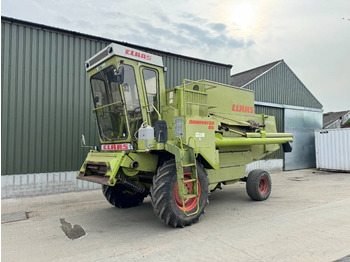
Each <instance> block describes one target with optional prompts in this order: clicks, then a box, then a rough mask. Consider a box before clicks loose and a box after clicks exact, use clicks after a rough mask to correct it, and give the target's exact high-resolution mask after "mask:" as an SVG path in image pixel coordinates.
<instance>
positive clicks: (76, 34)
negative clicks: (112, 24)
mask: <svg viewBox="0 0 350 262" xmlns="http://www.w3.org/2000/svg"><path fill="white" fill-rule="evenodd" d="M1 22H7V23H14V24H19V25H25V26H28V27H33V28H40V29H42V30H45V31H52V32H59V33H61V34H66V35H72V36H74V37H78V38H85V39H86V38H87V39H92V40H96V41H102V42H106V43H107V44H109V43H116V44H120V45H123V46H127V47H131V48H135V49H139V50H143V51H145V52H149V53H153V54H158V55H165V56H172V57H177V58H182V59H184V60H192V61H197V62H199V63H204V64H211V65H215V66H221V67H226V68H230V69H231V68H232V65H231V64H223V63H218V62H213V61H208V60H204V59H199V58H195V57H190V56H184V55H180V54H175V53H171V52H167V51H161V50H157V49H154V48H149V47H145V46H140V45H135V44H131V43H127V42H123V41H119V40H115V39H110V38H103V37H99V36H93V35H89V34H84V33H79V32H76V31H71V30H66V29H62V28H58V27H53V26H47V25H44V24H38V23H33V22H29V21H24V20H19V19H16V18H12V17H6V16H1Z"/></svg>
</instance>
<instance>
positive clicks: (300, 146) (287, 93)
mask: <svg viewBox="0 0 350 262" xmlns="http://www.w3.org/2000/svg"><path fill="white" fill-rule="evenodd" d="M231 84H232V85H234V86H238V87H242V88H247V89H250V90H253V91H254V92H255V112H256V113H263V114H267V115H273V116H276V124H277V131H278V132H291V133H294V142H293V151H292V152H291V153H284V152H283V150H282V149H280V150H278V151H277V152H275V153H273V154H271V155H270V156H268V158H270V159H271V158H276V159H283V162H282V163H283V168H284V170H293V169H301V168H309V167H315V165H316V162H315V136H314V131H315V130H316V129H319V128H322V112H323V110H322V105H321V103H320V102H319V101H318V100H317V99H316V98H315V97H314V96H313V95H312V94H311V92H310V91H309V90H308V89H307V88H306V86H305V85H304V84H303V83H302V82H301V81H300V79H299V78H298V77H297V76H296V75H295V74H294V72H293V71H292V70H291V69H290V68H289V66H288V65H287V64H286V63H285V62H284V61H283V60H279V61H276V62H273V63H269V64H266V65H263V66H260V67H257V68H254V69H251V70H248V71H244V72H241V73H238V74H235V75H232V76H231Z"/></svg>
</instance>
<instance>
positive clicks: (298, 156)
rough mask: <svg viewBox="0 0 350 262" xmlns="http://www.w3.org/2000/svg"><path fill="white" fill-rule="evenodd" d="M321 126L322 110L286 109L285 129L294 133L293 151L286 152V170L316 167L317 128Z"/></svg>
mask: <svg viewBox="0 0 350 262" xmlns="http://www.w3.org/2000/svg"><path fill="white" fill-rule="evenodd" d="M320 128H322V111H320V112H315V111H305V110H296V109H285V110H284V131H285V132H287V133H293V134H294V141H293V151H292V152H291V153H285V154H284V156H285V159H284V160H285V161H284V170H295V169H303V168H312V167H316V158H315V130H316V129H320Z"/></svg>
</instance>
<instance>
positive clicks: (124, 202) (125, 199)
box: [102, 184, 145, 208]
mask: <svg viewBox="0 0 350 262" xmlns="http://www.w3.org/2000/svg"><path fill="white" fill-rule="evenodd" d="M102 192H103V195H104V196H105V198H106V199H107V201H108V202H109V203H110V204H111V205H113V206H115V207H118V208H129V207H135V206H138V205H139V204H141V203H142V202H143V199H144V198H145V195H144V194H141V193H137V192H134V191H133V190H132V189H129V188H128V187H126V186H124V185H122V184H116V185H115V186H106V185H102Z"/></svg>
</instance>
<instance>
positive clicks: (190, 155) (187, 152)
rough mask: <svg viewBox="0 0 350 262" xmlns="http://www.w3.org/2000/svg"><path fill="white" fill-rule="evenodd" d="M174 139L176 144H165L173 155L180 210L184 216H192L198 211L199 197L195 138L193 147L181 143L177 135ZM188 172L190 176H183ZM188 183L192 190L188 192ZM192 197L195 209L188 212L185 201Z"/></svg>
mask: <svg viewBox="0 0 350 262" xmlns="http://www.w3.org/2000/svg"><path fill="white" fill-rule="evenodd" d="M192 138H193V137H192ZM190 139H191V138H190ZM190 139H189V140H190ZM193 139H194V138H193ZM176 140H177V144H172V143H169V142H168V143H167V146H168V150H169V152H171V153H172V154H173V155H174V156H175V163H176V175H177V185H178V190H179V196H180V198H181V201H182V211H183V212H184V214H185V215H186V216H193V215H195V214H197V213H198V211H199V198H200V196H199V183H198V175H197V165H196V156H197V154H196V140H195V139H194V141H195V148H193V147H191V146H189V145H186V144H183V142H182V139H181V138H179V137H178V138H177V139H176ZM178 145H179V146H178ZM188 168H189V169H190V172H186V171H185V170H186V169H188ZM188 173H190V177H188V176H185V174H186V175H187V174H188ZM189 183H192V192H188V191H189V190H188V187H187V185H188V184H189ZM193 198H195V199H196V209H195V211H194V212H191V213H189V212H188V211H187V210H186V201H188V200H189V199H193ZM192 210H193V209H192Z"/></svg>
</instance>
